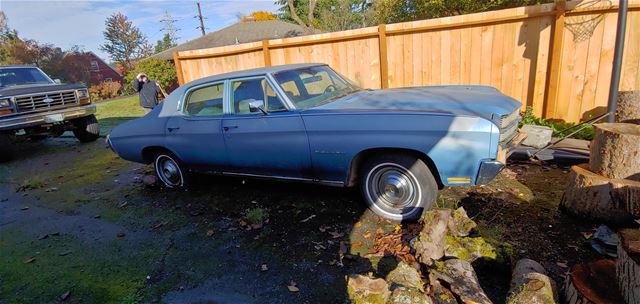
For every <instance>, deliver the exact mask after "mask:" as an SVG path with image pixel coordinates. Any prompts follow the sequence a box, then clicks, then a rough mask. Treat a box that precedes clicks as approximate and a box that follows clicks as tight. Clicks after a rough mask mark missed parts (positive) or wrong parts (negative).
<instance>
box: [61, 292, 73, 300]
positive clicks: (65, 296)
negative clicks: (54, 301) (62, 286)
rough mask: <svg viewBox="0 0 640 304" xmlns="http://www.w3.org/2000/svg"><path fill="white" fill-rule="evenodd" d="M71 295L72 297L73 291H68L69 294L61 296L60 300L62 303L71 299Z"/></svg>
mask: <svg viewBox="0 0 640 304" xmlns="http://www.w3.org/2000/svg"><path fill="white" fill-rule="evenodd" d="M70 295H71V290H68V291H67V292H65V293H63V294H62V295H61V296H60V300H62V301H65V300H67V299H68V298H69V296H70Z"/></svg>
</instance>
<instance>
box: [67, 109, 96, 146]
mask: <svg viewBox="0 0 640 304" xmlns="http://www.w3.org/2000/svg"><path fill="white" fill-rule="evenodd" d="M73 124H74V126H75V127H76V128H75V129H74V130H73V135H75V136H76V138H77V139H78V140H79V141H80V142H91V141H95V140H96V139H98V137H100V125H99V124H98V120H97V119H96V116H95V115H89V116H86V117H82V118H78V119H76V120H74V121H73Z"/></svg>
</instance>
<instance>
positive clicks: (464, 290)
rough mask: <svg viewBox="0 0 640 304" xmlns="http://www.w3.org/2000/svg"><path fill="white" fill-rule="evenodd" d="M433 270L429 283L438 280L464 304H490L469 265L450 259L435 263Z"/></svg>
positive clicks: (430, 273)
mask: <svg viewBox="0 0 640 304" xmlns="http://www.w3.org/2000/svg"><path fill="white" fill-rule="evenodd" d="M435 266H436V267H435V269H432V271H430V272H429V276H430V281H431V282H433V281H435V280H440V281H443V282H446V283H447V284H448V285H449V287H450V288H449V289H450V290H451V292H453V293H454V294H455V295H457V296H458V298H459V299H460V300H461V301H462V303H465V304H471V303H473V304H483V303H492V302H491V300H489V297H487V294H486V293H485V292H484V290H483V289H482V287H481V286H480V282H478V276H477V275H476V272H475V271H474V270H473V267H472V266H471V263H469V262H467V261H463V260H459V259H450V260H446V261H444V262H437V263H435Z"/></svg>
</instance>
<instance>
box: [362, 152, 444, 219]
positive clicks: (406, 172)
mask: <svg viewBox="0 0 640 304" xmlns="http://www.w3.org/2000/svg"><path fill="white" fill-rule="evenodd" d="M360 187H361V190H362V194H363V196H364V199H365V201H366V203H367V205H368V206H369V208H370V209H371V210H372V211H373V212H375V213H376V214H378V215H380V216H382V217H385V218H387V219H390V220H395V221H406V220H409V221H412V220H417V219H419V218H420V216H421V215H422V212H423V211H424V210H428V209H431V207H432V206H433V202H434V201H435V200H436V196H437V193H438V184H437V182H436V180H435V178H434V177H433V174H432V173H431V170H429V167H427V165H426V164H425V163H424V162H423V161H422V160H420V159H419V158H417V157H414V156H411V155H404V154H389V155H378V156H374V157H372V158H371V159H369V160H368V161H366V163H365V164H364V167H363V170H362V172H361V174H360Z"/></svg>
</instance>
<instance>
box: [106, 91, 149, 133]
mask: <svg viewBox="0 0 640 304" xmlns="http://www.w3.org/2000/svg"><path fill="white" fill-rule="evenodd" d="M138 102H139V99H138V96H137V95H133V96H129V97H125V98H120V99H114V100H110V101H105V102H101V103H97V107H98V112H97V114H96V118H98V120H99V121H100V127H101V128H102V129H103V130H107V131H111V129H113V127H115V126H117V125H119V124H121V123H123V122H125V121H127V120H129V119H132V118H137V117H140V116H142V115H143V114H144V111H143V110H142V107H140V104H139V103H138Z"/></svg>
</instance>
